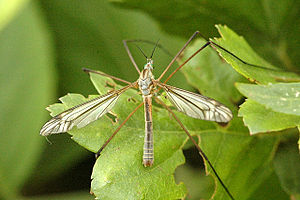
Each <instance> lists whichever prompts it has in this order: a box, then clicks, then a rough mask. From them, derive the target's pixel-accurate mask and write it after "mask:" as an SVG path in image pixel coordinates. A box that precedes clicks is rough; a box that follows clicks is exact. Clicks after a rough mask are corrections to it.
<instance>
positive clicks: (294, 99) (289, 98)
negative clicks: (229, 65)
mask: <svg viewBox="0 0 300 200" xmlns="http://www.w3.org/2000/svg"><path fill="white" fill-rule="evenodd" d="M236 87H237V89H238V90H239V91H240V92H241V93H242V94H243V95H244V96H246V97H248V98H249V99H252V100H254V101H256V102H257V103H259V104H262V105H264V106H265V107H266V108H270V109H271V110H273V111H276V112H281V113H285V114H291V115H298V116H300V101H299V97H300V83H278V84H271V85H253V84H243V83H239V84H236Z"/></svg>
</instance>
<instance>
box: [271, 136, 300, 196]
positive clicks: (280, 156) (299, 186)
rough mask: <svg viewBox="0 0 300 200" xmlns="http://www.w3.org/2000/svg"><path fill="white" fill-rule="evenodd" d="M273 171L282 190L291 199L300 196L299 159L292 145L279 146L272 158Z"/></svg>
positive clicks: (297, 152) (295, 148) (297, 151)
mask: <svg viewBox="0 0 300 200" xmlns="http://www.w3.org/2000/svg"><path fill="white" fill-rule="evenodd" d="M274 169H275V172H276V174H277V175H278V177H279V179H280V182H281V185H282V187H283V188H284V190H285V191H286V192H287V193H288V194H289V195H290V196H291V197H292V196H294V197H296V196H300V157H299V150H298V149H297V147H296V146H295V145H294V143H291V142H290V143H286V144H285V143H283V144H282V145H280V146H279V148H278V150H277V152H276V156H275V158H274Z"/></svg>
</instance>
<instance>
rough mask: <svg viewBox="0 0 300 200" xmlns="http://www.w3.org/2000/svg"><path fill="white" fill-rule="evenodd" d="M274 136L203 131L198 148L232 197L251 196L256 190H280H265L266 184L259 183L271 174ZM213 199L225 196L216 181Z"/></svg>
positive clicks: (275, 140)
mask: <svg viewBox="0 0 300 200" xmlns="http://www.w3.org/2000/svg"><path fill="white" fill-rule="evenodd" d="M278 139H279V138H278V137H274V136H268V135H262V136H260V137H257V136H249V135H241V134H238V133H235V132H226V133H221V132H216V131H204V132H203V133H202V134H201V148H202V149H203V151H204V152H206V154H207V156H208V158H209V159H210V161H211V162H212V164H213V166H214V167H215V169H216V171H217V172H218V173H219V175H220V177H221V178H222V180H223V181H224V183H225V184H226V185H227V186H228V189H229V191H230V192H231V193H232V195H233V196H234V198H235V199H251V198H250V197H251V196H252V195H254V194H255V193H256V191H257V190H259V189H260V190H263V191H265V193H270V192H271V193H272V192H275V193H280V192H281V191H280V190H279V191H273V190H266V188H267V186H265V185H262V183H264V182H265V181H266V180H267V179H268V178H269V177H270V176H271V175H272V172H273V169H272V159H273V156H274V152H275V149H276V146H277V144H278V141H279V140H278ZM266 195H267V194H266ZM213 199H217V200H219V199H229V198H228V196H227V195H226V193H225V192H224V190H223V189H222V187H221V185H220V184H219V183H217V191H216V192H215V195H214V198H213Z"/></svg>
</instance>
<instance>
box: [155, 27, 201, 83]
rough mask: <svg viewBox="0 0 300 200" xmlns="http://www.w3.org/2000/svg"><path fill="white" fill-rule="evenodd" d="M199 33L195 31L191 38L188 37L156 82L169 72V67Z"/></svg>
mask: <svg viewBox="0 0 300 200" xmlns="http://www.w3.org/2000/svg"><path fill="white" fill-rule="evenodd" d="M199 33H200V32H199V31H196V32H195V33H194V34H193V35H192V37H190V39H189V40H188V41H187V42H186V43H185V45H184V46H183V47H182V48H181V49H180V51H179V52H178V53H177V54H176V56H175V57H174V58H173V60H172V61H171V62H170V63H169V65H168V66H167V67H166V69H165V70H164V71H163V73H161V75H160V77H159V78H158V79H157V80H158V81H160V79H161V78H162V77H163V76H164V75H165V73H166V72H167V71H168V70H169V68H170V67H171V65H172V64H173V63H174V62H175V60H176V59H177V58H178V56H180V54H181V53H182V52H183V50H184V49H185V48H186V47H187V45H189V43H190V42H191V41H192V40H193V39H194V38H195V37H196V35H198V34H199Z"/></svg>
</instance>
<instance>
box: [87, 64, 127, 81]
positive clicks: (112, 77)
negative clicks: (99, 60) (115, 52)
mask: <svg viewBox="0 0 300 200" xmlns="http://www.w3.org/2000/svg"><path fill="white" fill-rule="evenodd" d="M82 70H83V71H84V72H86V73H94V74H99V75H101V76H106V77H109V78H111V79H114V80H117V81H120V82H123V83H126V84H128V85H130V84H132V83H131V82H129V81H125V80H123V79H121V78H118V77H115V76H112V75H108V74H105V73H102V72H98V71H95V70H92V69H88V68H82Z"/></svg>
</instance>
